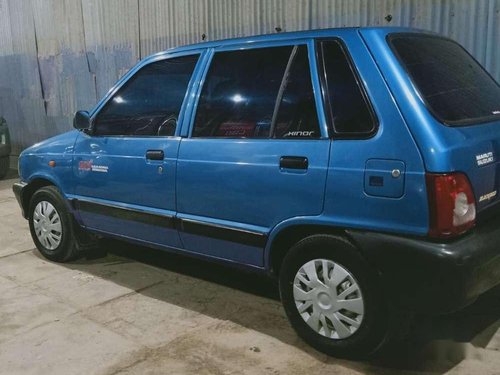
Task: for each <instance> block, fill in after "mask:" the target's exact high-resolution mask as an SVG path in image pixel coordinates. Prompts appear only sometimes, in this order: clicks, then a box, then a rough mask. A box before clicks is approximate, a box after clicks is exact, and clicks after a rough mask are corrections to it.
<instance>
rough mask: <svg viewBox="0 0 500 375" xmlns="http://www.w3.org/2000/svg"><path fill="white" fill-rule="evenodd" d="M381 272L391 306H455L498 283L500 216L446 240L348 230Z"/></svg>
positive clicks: (439, 310) (432, 309) (423, 309)
mask: <svg viewBox="0 0 500 375" xmlns="http://www.w3.org/2000/svg"><path fill="white" fill-rule="evenodd" d="M349 234H350V235H351V236H352V238H353V240H354V241H355V242H356V243H357V244H358V246H359V247H360V248H361V249H362V251H363V252H364V254H365V256H366V257H367V259H368V260H369V262H370V263H371V264H373V265H374V266H375V267H376V268H377V269H378V270H379V271H380V273H381V275H382V280H383V287H384V289H385V290H386V291H387V295H388V296H390V297H391V300H392V302H393V304H394V305H396V306H398V307H400V308H403V309H407V310H411V311H415V312H420V313H431V314H443V313H448V312H452V311H456V310H459V309H461V308H463V307H465V306H467V305H469V304H471V303H472V302H474V301H475V300H476V298H477V297H478V296H480V295H481V294H483V293H484V292H486V291H488V290H489V289H491V288H493V287H494V286H496V285H498V284H500V220H499V219H496V220H490V221H489V222H487V223H483V224H482V225H481V226H480V227H478V228H476V229H474V230H473V231H472V233H470V234H468V235H467V236H465V237H463V238H460V239H458V240H456V241H453V242H450V243H436V242H431V241H427V240H423V239H417V238H407V237H400V236H394V235H389V234H381V233H369V232H359V231H350V232H349Z"/></svg>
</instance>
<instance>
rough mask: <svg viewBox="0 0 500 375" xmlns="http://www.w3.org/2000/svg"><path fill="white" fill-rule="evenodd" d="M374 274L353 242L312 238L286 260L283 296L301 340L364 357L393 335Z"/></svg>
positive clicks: (330, 351) (335, 353) (332, 351)
mask: <svg viewBox="0 0 500 375" xmlns="http://www.w3.org/2000/svg"><path fill="white" fill-rule="evenodd" d="M377 284H378V278H377V275H376V273H375V272H374V270H372V269H371V268H370V266H369V265H368V264H367V263H366V262H365V261H364V259H363V258H362V256H361V255H360V254H359V252H358V251H357V250H356V249H355V248H354V246H353V245H351V244H350V243H349V242H348V241H346V240H344V239H342V238H340V237H334V236H329V235H316V236H311V237H308V238H306V239H304V240H302V241H300V242H299V243H297V244H296V245H295V246H293V247H292V248H291V249H290V251H289V252H288V253H287V255H286V256H285V259H284V260H283V263H282V266H281V271H280V294H281V299H282V302H283V305H284V308H285V311H286V314H287V316H288V318H289V320H290V322H291V324H292V326H293V328H294V329H295V330H296V331H297V333H298V335H299V336H300V337H301V338H302V339H304V340H305V341H306V342H307V343H309V344H310V345H311V346H313V347H314V348H316V349H317V350H319V351H321V352H323V353H326V354H329V355H333V356H339V357H350V358H359V357H365V356H367V355H369V354H371V353H373V352H375V351H376V349H377V348H378V347H379V346H380V344H381V343H382V342H383V340H384V338H385V336H386V333H387V331H388V328H387V327H388V318H387V313H386V311H387V308H386V304H385V303H384V298H383V296H382V294H381V293H380V289H379V288H378V285H377Z"/></svg>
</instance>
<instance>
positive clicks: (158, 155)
mask: <svg viewBox="0 0 500 375" xmlns="http://www.w3.org/2000/svg"><path fill="white" fill-rule="evenodd" d="M163 158H164V154H163V151H162V150H148V151H146V159H148V160H163Z"/></svg>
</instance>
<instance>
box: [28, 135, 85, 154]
mask: <svg viewBox="0 0 500 375" xmlns="http://www.w3.org/2000/svg"><path fill="white" fill-rule="evenodd" d="M78 134H79V132H78V131H77V130H72V131H69V132H66V133H63V134H59V135H56V136H55V137H52V138H48V139H46V140H44V141H42V142H39V143H36V144H34V145H33V146H31V147H28V148H27V149H26V150H24V151H23V152H22V154H25V155H30V154H45V153H50V154H62V153H68V152H73V146H74V144H75V141H76V138H77V137H78Z"/></svg>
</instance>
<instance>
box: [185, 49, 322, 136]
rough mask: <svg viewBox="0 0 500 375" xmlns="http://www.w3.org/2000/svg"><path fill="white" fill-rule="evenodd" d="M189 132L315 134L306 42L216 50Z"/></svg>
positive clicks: (201, 133)
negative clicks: (192, 127)
mask: <svg viewBox="0 0 500 375" xmlns="http://www.w3.org/2000/svg"><path fill="white" fill-rule="evenodd" d="M192 136H193V137H216V138H270V137H272V138H302V139H308V138H318V137H319V136H320V130H319V123H318V118H317V111H316V105H315V101H314V93H313V89H312V82H311V74H310V70H309V60H308V54H307V46H306V45H301V46H283V47H266V48H252V49H247V50H236V51H225V52H217V53H216V54H215V55H214V57H213V59H212V62H211V65H210V69H209V71H208V73H207V77H206V79H205V83H204V85H203V89H202V91H201V95H200V99H199V103H198V108H197V112H196V117H195V121H194V129H193V134H192Z"/></svg>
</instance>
